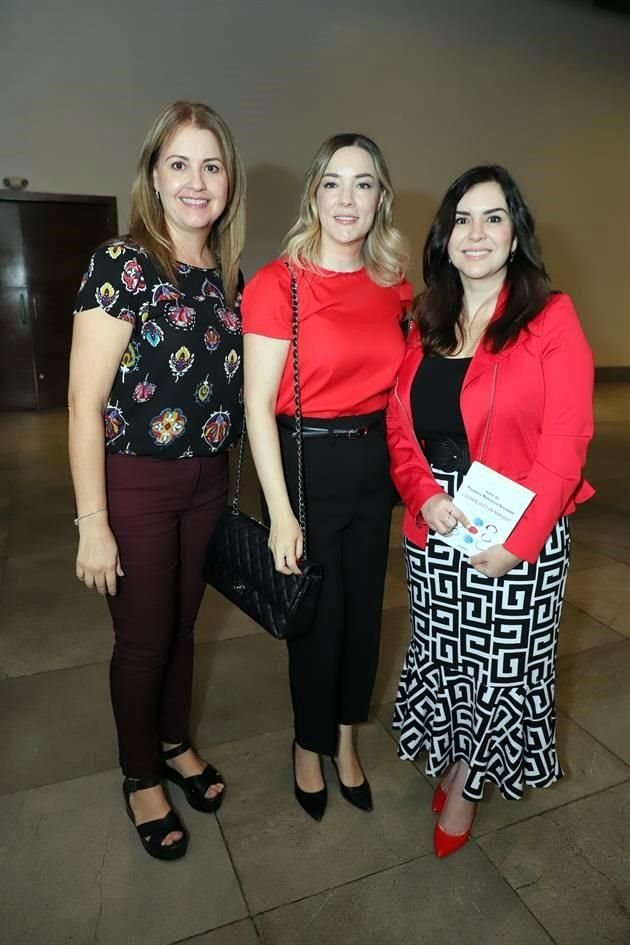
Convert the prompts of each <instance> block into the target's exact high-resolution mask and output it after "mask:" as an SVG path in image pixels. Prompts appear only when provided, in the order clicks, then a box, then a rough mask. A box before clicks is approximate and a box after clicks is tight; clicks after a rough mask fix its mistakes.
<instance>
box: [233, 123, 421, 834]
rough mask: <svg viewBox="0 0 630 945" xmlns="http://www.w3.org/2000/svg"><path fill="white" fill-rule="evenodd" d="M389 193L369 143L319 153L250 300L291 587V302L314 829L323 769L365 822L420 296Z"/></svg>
mask: <svg viewBox="0 0 630 945" xmlns="http://www.w3.org/2000/svg"><path fill="white" fill-rule="evenodd" d="M392 203H393V191H392V185H391V182H390V177H389V173H388V170H387V167H386V164H385V161H384V159H383V156H382V154H381V152H380V150H379V149H378V147H377V146H376V145H375V144H374V142H373V141H371V140H370V139H369V138H365V137H364V136H362V135H355V134H343V135H336V136H335V137H333V138H330V139H329V140H328V141H326V142H325V143H324V144H323V145H322V146H321V148H320V149H319V151H318V152H317V154H316V156H315V159H314V161H313V163H312V165H311V167H310V169H309V170H308V172H307V174H306V180H305V186H304V191H303V194H302V201H301V207H300V215H299V218H298V220H297V222H296V224H295V225H294V226H293V228H292V229H291V231H290V232H289V234H288V237H287V240H286V245H285V251H284V255H283V257H282V258H281V259H278V260H276V261H275V262H272V263H270V264H269V265H267V266H264V267H263V268H262V269H261V270H260V271H259V272H258V273H257V274H256V275H255V276H254V278H253V279H252V280H251V282H250V283H249V284H248V285H247V286H246V288H245V292H244V295H243V303H242V315H243V333H244V335H245V342H244V344H245V354H244V360H245V406H246V412H247V424H248V430H249V435H250V439H251V445H252V452H253V455H254V460H255V463H256V468H257V470H258V475H259V478H260V482H261V485H262V488H263V492H264V496H265V501H266V505H267V509H268V512H269V519H270V525H271V535H270V547H271V549H272V551H273V554H274V558H275V561H276V567H277V569H278V570H279V571H281V572H282V573H284V574H290V573H292V572H293V573H298V572H299V561H300V557H301V555H302V535H301V532H300V527H299V524H298V521H297V519H296V516H295V509H296V507H297V505H296V498H297V496H296V492H297V468H296V446H295V438H294V436H293V434H294V432H295V422H294V417H295V407H294V395H293V374H292V366H291V358H290V356H289V355H290V341H291V325H292V308H291V292H290V282H291V274H290V270H291V271H292V272H294V273H295V275H296V278H297V286H298V309H299V343H298V348H299V369H300V389H301V398H302V413H303V416H304V460H305V468H306V506H307V519H308V538H309V554H310V556H311V557H312V558H313V559H314V560H316V561H319V562H320V563H321V564H322V565H323V568H324V581H323V587H322V591H321V596H320V600H319V603H318V610H317V615H316V618H315V622H314V626H313V628H312V629H311V630H310V631H309V632H308V633H307V634H305V635H304V636H302V637H300V638H298V639H296V640H293V641H291V642H290V643H289V675H290V682H291V695H292V700H293V709H294V717H295V742H294V748H293V752H294V754H293V760H294V774H295V795H296V798H297V800H298V802H299V803H300V804H301V805H302V807H303V808H304V810H305V811H306V812H307V813H309V814H310V815H311V816H312V817H314V818H315V819H316V820H320V819H321V818H322V816H323V814H324V810H325V807H326V800H327V793H326V784H325V781H324V775H323V769H322V765H321V756H322V755H328V756H330V757H331V758H332V759H333V762H334V764H335V766H336V768H337V775H338V779H339V784H340V788H341V793H342V794H343V796H344V797H345V799H346V800H347V801H349V802H350V803H351V804H354V805H355V806H356V807H359V808H361V809H362V810H368V811H369V810H371V809H372V798H371V793H370V788H369V784H368V782H367V779H366V778H365V775H364V773H363V771H362V769H361V766H360V764H359V760H358V758H357V754H356V750H355V746H354V740H353V726H354V725H355V724H357V723H360V722H363V721H365V720H366V718H367V715H368V710H369V706H370V698H371V694H372V688H373V685H374V677H375V674H376V666H377V662H378V647H379V635H380V618H381V608H382V602H383V586H384V580H385V569H386V563H387V550H388V538H389V525H390V515H391V505H392V486H391V480H390V478H389V474H388V462H389V460H388V454H387V447H386V443H385V420H384V410H385V407H386V404H387V399H388V394H389V391H390V389H391V387H392V384H393V382H394V378H395V376H396V371H397V370H398V367H399V365H400V362H401V360H402V357H403V355H404V350H405V344H404V338H403V332H402V329H401V318H402V316H403V314H404V309H405V305H406V303H407V302H409V301H410V297H411V287H410V285H409V283H408V282H406V281H405V280H404V278H403V274H404V270H405V266H406V262H407V253H406V248H405V245H404V241H403V239H402V237H401V235H400V234H399V233H398V231H397V230H395V229H394V227H393V224H392Z"/></svg>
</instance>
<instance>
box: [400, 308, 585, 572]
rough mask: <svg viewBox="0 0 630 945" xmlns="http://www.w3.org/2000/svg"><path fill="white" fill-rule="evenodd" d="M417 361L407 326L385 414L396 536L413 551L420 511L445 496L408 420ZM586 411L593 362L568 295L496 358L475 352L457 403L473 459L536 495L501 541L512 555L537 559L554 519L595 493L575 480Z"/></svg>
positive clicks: (418, 349)
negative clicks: (397, 509) (398, 522)
mask: <svg viewBox="0 0 630 945" xmlns="http://www.w3.org/2000/svg"><path fill="white" fill-rule="evenodd" d="M501 303H502V299H500V300H499V304H498V306H497V312H495V315H494V316H493V317H494V318H496V317H497V315H498V313H499V311H500V306H501ZM422 358H423V351H422V345H421V343H420V336H419V333H418V329H417V328H416V327H415V326H414V327H413V328H412V330H411V332H410V334H409V338H408V341H407V351H406V354H405V358H404V361H403V363H402V365H401V367H400V370H399V373H398V378H397V380H396V385H395V387H394V389H393V391H392V394H391V396H390V400H389V406H388V409H387V438H388V445H389V451H390V456H391V475H392V479H393V480H394V484H395V486H396V488H397V489H398V492H399V494H400V496H401V498H402V500H403V502H404V503H405V505H406V507H407V511H406V515H405V518H404V522H403V531H404V533H405V535H406V536H407V537H408V538H409V539H410V540H411V541H412V542H414V544H416V545H418V546H419V547H420V548H424V547H425V545H426V539H427V532H428V526H427V525H426V523H425V522H424V521H423V519H422V517H421V515H420V509H421V508H422V506H423V505H424V503H425V502H426V500H427V499H429V498H431V496H433V495H437V494H438V493H442V492H443V491H444V490H443V489H442V488H441V486H440V485H438V483H437V481H436V480H435V478H434V477H433V474H432V472H431V468H430V466H429V464H428V463H427V461H426V459H425V457H424V454H423V452H422V448H421V445H420V443H419V442H418V440H417V439H416V436H415V433H414V429H413V422H412V418H411V399H410V395H411V385H412V383H413V379H414V377H415V376H416V372H417V370H418V366H419V364H420V362H421V361H422ZM592 405H593V355H592V352H591V349H590V348H589V345H588V342H587V341H586V338H585V336H584V332H583V331H582V328H581V326H580V323H579V321H578V317H577V315H576V312H575V309H574V307H573V303H572V302H571V299H570V298H569V296H568V295H564V294H561V293H558V294H556V295H552V296H551V297H550V299H549V302H548V303H547V305H546V306H545V308H544V309H543V310H542V312H541V313H540V314H539V315H537V316H536V317H535V318H534V319H533V320H532V321H531V322H530V323H529V325H528V327H527V329H525V330H523V331H521V332H520V334H519V335H518V337H517V339H516V341H515V342H514V343H513V344H512V345H510V346H509V347H507V348H504V349H503V350H502V351H499V352H498V354H492V353H491V352H489V351H487V350H486V349H485V348H484V347H483V346H482V345H479V347H478V348H477V351H476V352H475V355H474V357H473V359H472V361H471V364H470V367H469V368H468V371H467V372H466V377H465V379H464V384H463V386H462V392H461V397H460V406H461V411H462V417H463V420H464V426H465V428H466V435H467V437H468V444H469V447H470V454H471V458H472V459H473V460H479V461H480V462H483V463H485V464H486V465H487V466H490V467H491V468H492V469H496V470H497V472H500V473H503V475H505V476H508V477H509V478H510V479H514V480H516V482H520V483H522V484H523V485H524V486H527V488H528V489H531V490H532V491H533V492H535V493H536V495H535V498H534V499H533V500H532V502H531V504H530V506H529V508H528V509H527V511H526V512H525V514H524V515H523V517H522V518H521V520H520V521H519V523H518V524H517V525H516V527H515V528H514V530H513V532H512V534H511V535H510V536H509V538H508V539H507V541H506V542H505V547H506V548H507V549H508V551H511V552H512V553H513V554H515V555H517V557H519V558H522V559H524V560H526V561H529V562H531V563H533V562H534V561H536V559H537V557H538V555H539V553H540V551H541V549H542V548H543V546H544V544H545V542H546V540H547V538H548V537H549V535H550V533H551V531H552V529H553V527H554V525H555V523H556V522H557V521H558V519H559V518H560V517H561V516H562V515H566V514H568V513H570V512H573V511H574V510H575V508H576V505H577V504H578V503H580V502H585V501H586V500H587V499H589V498H590V497H591V496H592V495H593V493H594V491H595V490H594V489H593V488H592V487H591V486H590V485H589V484H588V483H587V482H586V481H585V480H584V479H583V478H582V470H583V468H584V463H585V460H586V449H587V446H588V443H589V440H590V439H591V437H592V435H593V406H592Z"/></svg>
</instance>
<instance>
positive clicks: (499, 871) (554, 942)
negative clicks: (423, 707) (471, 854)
mask: <svg viewBox="0 0 630 945" xmlns="http://www.w3.org/2000/svg"><path fill="white" fill-rule="evenodd" d="M477 846H478V848H479V849H480V850H481V852H482V854H483V855H484V856H485V858H486V860H487V861H488V863H489V864H490V866H491V867H492V868H493V869H494V871H495V872H496V873H497V874H498V875H499V877H500V878H501V880H502V882H503V883H504V884H505V885H506V886H507V888H508V889H509V890H510V891H511V892H512V893H514V895H516V896H517V897H518V900H519V902H520V903H521V905H522V906H523V907H524V908H525V909H526V910H527V912H529V914H530V915H531V917H532V919H533V920H534V922H535V923H536V925H538V926H539V927H540V928H541V929H542V930H543V932H544V933H545V935H547V936H548V938H549V939H550V940H551V942H552V943H553V945H560V943H559V942H558V940H557V939H556V938H554V936H553V935H552V934H551V932H550V931H549V929H548V928H547V927H546V926H545V925H543V922H542V921H541V919H539V918H538V916H537V915H536V913H535V912H534V911H533V910H532V909H531V908H530V907H529V905H528V904H527V903H526V902H525V900H524V899H523V897H522V896H521V895H520V893H519V891H518V889H515V888H514V886H512V884H511V883H510V881H509V880H508V878H507V876H505V875H504V874H503V873H502V872H501V870H500V869H499V867H498V866H497V865H496V863H493V862H492V859H491V858H490V857H489V856H488V854H487V852H486V851H485V850H484V848H483V847H482V846H481V844H477Z"/></svg>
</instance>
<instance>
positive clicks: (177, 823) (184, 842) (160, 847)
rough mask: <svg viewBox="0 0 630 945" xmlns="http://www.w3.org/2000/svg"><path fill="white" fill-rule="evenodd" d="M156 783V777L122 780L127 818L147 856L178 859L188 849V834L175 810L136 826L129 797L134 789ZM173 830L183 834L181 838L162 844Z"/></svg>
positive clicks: (151, 785) (140, 788)
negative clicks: (168, 844) (136, 832)
mask: <svg viewBox="0 0 630 945" xmlns="http://www.w3.org/2000/svg"><path fill="white" fill-rule="evenodd" d="M158 784H160V781H159V779H158V778H125V780H124V781H123V795H124V797H125V807H126V808H127V813H128V815H129V820H130V821H131V823H132V824H133V825H134V827H135V828H136V830H137V831H138V836H139V837H140V842H141V843H142V846H143V847H144V849H145V850H146V851H147V853H148V854H149V856H154V857H155V858H156V860H179V859H181V858H182V857H183V856H184V854H185V853H186V850H187V849H188V834H187V833H186V828H185V827H184V825H183V824H182V822H181V820H180V819H179V817H178V816H177V814H176V813H175V811H174V810H169V812H168V814H167V815H166V816H165V817H161V818H160V819H159V820H148V821H147V822H146V823H144V824H140V826H137V825H136V819H135V817H134V814H133V810H132V808H131V804H130V802H129V797H130V796H131V795H132V794H133V793H134V792H135V791H143V790H144V789H145V788H152V787H157V785H158ZM175 830H177V831H179V832H180V833H182V834H183V836H182V838H181V840H175V842H174V843H171V844H170V846H166V845H165V844H163V843H162V840H164V838H165V837H167V836H168V835H169V833H173V832H174V831H175Z"/></svg>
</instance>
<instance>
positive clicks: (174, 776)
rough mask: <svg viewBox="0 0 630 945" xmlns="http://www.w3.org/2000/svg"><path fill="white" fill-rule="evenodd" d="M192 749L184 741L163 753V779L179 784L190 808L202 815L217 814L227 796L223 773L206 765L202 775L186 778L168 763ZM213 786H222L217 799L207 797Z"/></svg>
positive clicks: (187, 742) (212, 766)
mask: <svg viewBox="0 0 630 945" xmlns="http://www.w3.org/2000/svg"><path fill="white" fill-rule="evenodd" d="M190 747H191V746H190V742H189V741H184V742H182V743H181V745H176V746H175V748H167V749H165V750H164V751H163V752H162V766H161V773H162V777H164V778H167V779H168V780H169V781H172V782H173V784H177V786H178V787H180V788H181V789H182V791H183V792H184V794H185V795H186V800H187V801H188V803H189V804H190V806H191V807H193V808H194V809H195V810H198V811H201V813H202V814H215V813H216V812H217V811H218V809H219V807H220V806H221V804H222V803H223V796H224V794H225V781H224V780H223V776H222V774H221V772H220V771H217V769H216V768H215V767H214V765H211V764H206V767H205V768H204V769H203V771H202V772H201V774H193V775H191V777H189V778H185V777H184V776H183V775H181V774H180V773H179V771H176V770H175V768H171V766H170V765H167V763H166V762H167V760H169V759H170V758H177V757H178V755H183V754H184V752H185V751H188V749H189V748H190ZM213 784H222V785H223V790H222V791H221V793H220V794H217V795H216V796H215V797H206V791H207V790H208V788H209V787H212V785H213Z"/></svg>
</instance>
